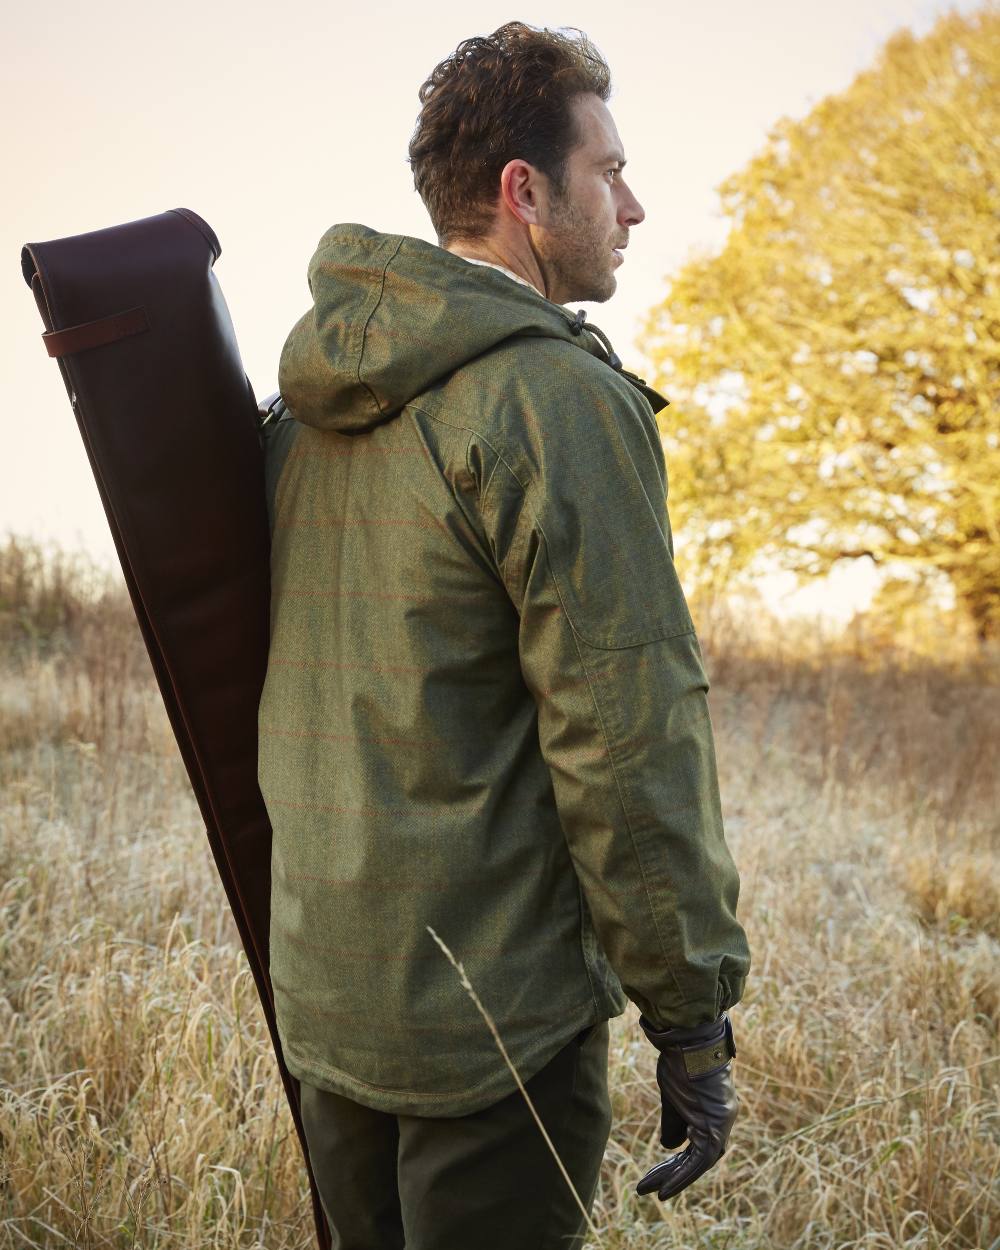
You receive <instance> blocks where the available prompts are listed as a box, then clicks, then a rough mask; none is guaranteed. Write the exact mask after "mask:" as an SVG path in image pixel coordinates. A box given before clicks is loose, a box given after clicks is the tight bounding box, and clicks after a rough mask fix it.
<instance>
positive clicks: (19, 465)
mask: <svg viewBox="0 0 1000 1250" xmlns="http://www.w3.org/2000/svg"><path fill="white" fill-rule="evenodd" d="M52 12H53V20H52V21H51V22H50V23H49V25H48V26H47V28H46V32H45V35H44V38H42V37H41V36H40V34H39V32H38V24H37V20H36V18H35V17H34V15H33V14H32V12H31V11H30V10H29V9H28V8H27V7H25V6H18V7H17V8H14V9H11V10H8V12H7V14H6V16H5V17H4V19H3V28H4V47H5V55H6V66H5V74H4V76H3V80H2V82H0V107H2V108H3V112H4V116H5V117H7V118H8V119H9V120H8V125H7V126H5V127H4V133H3V136H2V139H0V144H2V152H3V158H4V167H5V168H6V169H7V170H8V171H9V172H10V174H11V179H10V184H9V185H10V191H9V193H8V196H7V202H6V204H5V206H4V211H3V215H2V235H0V246H2V248H3V249H4V251H5V253H6V255H7V258H8V268H7V273H8V281H6V282H4V283H3V284H2V285H0V328H2V334H0V352H2V376H3V377H4V380H5V383H6V385H7V393H8V394H9V395H11V396H12V397H13V400H12V405H11V414H12V420H11V421H10V422H9V423H8V425H9V428H8V435H7V437H8V443H7V448H6V451H7V454H6V455H5V456H4V457H3V458H2V461H0V533H3V532H4V531H5V530H9V531H13V532H16V533H20V534H30V535H33V536H35V537H39V538H46V539H48V538H54V539H56V540H58V542H60V543H61V544H63V545H66V544H68V545H70V546H73V547H77V548H83V549H84V550H86V551H88V552H90V553H93V554H94V555H95V556H96V557H97V558H99V559H101V560H105V561H107V560H112V559H113V555H112V547H111V542H110V536H109V534H108V530H107V525H106V523H105V521H104V518H103V515H102V512H101V509H100V505H99V501H98V497H97V492H96V489H95V487H94V484H93V481H92V479H91V474H90V470H89V467H88V465H87V463H86V460H85V457H84V453H83V448H82V444H81V442H80V439H79V436H78V434H77V432H76V430H75V426H74V423H73V421H72V420H71V413H70V410H69V407H68V404H67V402H66V398H65V395H64V392H63V389H62V384H61V381H60V378H59V375H58V370H57V369H56V367H55V365H54V363H53V362H52V361H50V360H49V359H48V357H47V356H46V355H45V352H44V349H43V348H42V345H41V341H40V337H39V336H40V332H41V326H40V323H39V321H38V318H37V313H36V312H35V309H34V305H33V302H32V300H31V298H30V294H29V292H28V289H27V288H26V287H24V286H23V284H22V283H21V280H20V277H19V271H18V267H17V266H18V255H19V249H20V246H21V244H22V243H24V242H26V241H28V240H31V241H35V240H45V239H49V238H57V237H62V236H64V235H69V234H78V233H82V232H85V231H87V230H93V229H98V228H100V227H103V226H108V225H112V224H115V223H118V222H122V221H128V220H132V219H134V218H138V217H143V216H148V215H150V214H152V213H157V212H161V211H163V210H164V209H166V208H170V207H175V206H177V205H187V206H189V207H191V208H193V209H195V210H196V211H197V212H199V213H201V214H202V215H203V216H204V217H206V218H207V219H208V221H209V222H210V223H211V224H212V225H213V226H214V228H215V230H216V232H217V233H218V235H219V237H220V239H221V241H222V248H223V255H222V258H221V260H220V261H219V262H218V264H217V266H216V272H217V275H218V277H219V279H220V281H221V284H222V288H223V290H224V292H225V294H226V297H227V299H228V301H229V304H230V308H231V311H232V314H233V319H234V322H235V325H236V330H237V334H238V337H239V341H240V344H241V346H242V350H243V354H244V359H245V363H246V367H247V370H248V373H249V375H250V378H251V381H252V382H253V385H254V387H255V390H256V392H257V394H258V395H259V396H263V395H265V394H268V393H269V392H270V391H272V390H273V389H275V387H276V373H277V359H278V354H279V352H280V349H281V345H282V343H283V342H284V338H285V335H286V333H287V331H288V329H289V328H290V327H291V325H292V323H293V322H294V321H295V320H296V319H297V317H298V316H299V315H300V314H301V313H302V312H303V311H304V310H305V308H306V306H307V305H308V291H307V287H306V280H305V271H306V263H307V261H308V259H309V256H310V255H311V253H312V251H313V249H314V247H315V244H316V242H317V241H318V239H319V237H320V236H321V234H322V233H323V232H324V230H326V229H327V227H328V226H330V225H331V224H333V223H334V222H337V221H360V222H364V223H366V224H368V225H371V226H373V227H375V228H377V229H380V230H386V231H392V232H400V233H408V234H413V235H417V236H419V237H421V238H426V239H429V240H431V241H432V242H433V241H434V236H433V232H432V231H431V228H430V223H429V220H428V218H427V216H426V213H425V212H424V209H423V206H422V204H421V203H420V200H419V198H418V196H417V195H416V193H415V191H414V190H413V186H412V179H411V176H410V171H409V167H408V165H407V162H406V147H407V143H408V140H409V137H410V134H411V132H412V129H413V125H414V121H415V118H416V114H417V110H418V107H419V105H418V100H417V90H418V88H419V85H420V83H421V82H422V81H423V79H424V78H425V77H426V75H427V74H428V73H429V72H430V70H431V68H432V67H433V66H434V64H436V62H437V61H438V60H440V59H441V58H442V57H443V56H444V55H446V54H447V53H448V52H449V51H450V50H451V49H452V48H453V47H455V46H456V45H457V43H458V42H459V41H460V40H461V39H463V38H466V37H468V36H469V35H472V34H482V33H489V31H491V30H493V29H495V28H496V27H497V26H498V25H500V24H501V23H502V22H503V21H506V20H509V18H510V17H511V14H510V13H509V12H507V11H506V10H503V9H502V8H499V7H497V6H496V5H494V4H483V3H473V4H463V5H458V4H437V5H435V6H433V8H432V9H430V10H421V11H415V10H414V9H413V8H412V6H407V5H402V4H400V3H396V2H394V0H390V2H389V3H383V4H379V5H373V6H347V7H343V6H338V7H333V6H329V5H320V4H318V3H306V2H301V0H299V2H296V3H291V4H288V5H285V6H281V7H274V6H265V5H260V4H245V3H241V4H237V3H235V0H217V2H215V3H211V4H193V3H190V0H181V2H180V3H178V4H174V5H171V6H170V8H169V9H168V10H167V9H162V8H157V7H156V6H148V5H139V6H137V5H132V4H127V3H124V0H121V2H118V0H99V2H98V3H96V4H92V5H88V6H78V5H71V4H68V3H57V4H56V7H55V9H54V10H53V11H52ZM990 13H992V14H993V18H992V21H989V20H987V22H986V26H985V27H984V28H983V29H982V31H980V30H979V23H980V22H982V21H983V20H984V19H986V18H988V15H989V14H990ZM995 14H996V7H995V5H992V6H991V5H990V4H987V5H986V7H983V5H982V4H974V3H966V2H964V0H960V2H959V3H955V4H951V5H948V6H946V5H945V4H943V3H941V2H940V0H841V2H839V3H836V4H834V3H826V2H824V0H812V2H811V3H808V4H803V3H801V0H765V2H763V3H759V4H754V5H752V6H751V5H746V4H742V3H739V2H738V0H709V2H707V3H704V4H700V5H697V6H692V5H681V4H656V5H654V4H635V3H625V4H621V5H617V6H614V8H613V9H609V8H608V6H606V5H601V4H596V3H592V2H591V0H582V2H581V3H578V4H575V5H573V6H572V8H571V9H567V8H566V7H565V6H560V5H559V4H548V3H539V4H537V5H536V6H535V8H534V9H533V10H532V12H531V13H530V14H522V15H521V16H522V17H523V18H524V20H528V21H531V22H532V23H533V24H535V25H550V26H558V25H566V24H572V25H576V26H579V27H581V28H583V29H585V30H586V31H587V32H588V34H589V35H590V36H591V37H592V38H593V39H594V40H595V42H596V43H597V44H598V46H599V47H600V48H601V49H602V51H603V52H604V54H605V56H606V57H607V58H608V60H609V62H610V64H611V67H612V71H613V77H614V87H615V89H614V95H613V97H612V100H611V108H612V112H613V114H614V116H615V119H616V122H617V125H618V129H619V132H620V134H621V136H622V138H623V140H624V143H625V147H626V154H627V156H628V160H629V176H630V185H631V186H632V187H633V189H634V190H635V191H636V193H637V195H638V196H639V198H640V200H641V201H642V202H643V205H644V207H645V209H646V214H647V216H646V220H645V222H644V223H643V224H642V225H641V226H640V227H639V228H637V229H636V230H635V231H634V238H633V240H632V245H631V247H630V249H629V251H628V253H627V255H626V263H625V265H624V266H623V267H622V268H621V269H620V270H619V273H618V284H619V285H618V292H617V294H616V295H615V296H614V297H613V299H612V300H611V301H609V302H608V303H607V304H604V305H601V306H597V307H591V308H589V310H588V311H589V314H590V316H591V318H592V320H594V321H595V322H596V323H597V324H598V325H600V326H601V327H602V328H603V329H604V330H605V332H606V333H607V334H609V335H610V337H611V339H612V342H614V343H615V345H616V347H617V349H618V351H619V354H620V355H621V356H622V357H623V359H624V360H625V362H626V366H627V367H630V368H632V369H634V370H637V371H639V372H641V373H644V374H645V375H647V376H648V373H649V371H651V370H655V371H656V373H657V374H658V377H659V380H660V382H661V385H662V387H663V389H664V390H665V392H666V393H667V394H668V396H669V397H670V398H671V401H672V403H671V407H670V408H669V409H668V410H667V415H666V417H665V421H664V427H663V432H664V436H665V439H666V444H667V449H668V459H669V467H670V469H671V479H672V483H673V486H672V491H673V502H672V508H671V512H672V518H673V521H674V526H675V530H676V539H677V551H678V561H679V564H680V567H681V573H682V576H683V578H684V581H685V585H686V586H687V588H688V589H689V590H690V591H692V592H693V591H694V590H695V587H696V586H697V585H699V584H705V583H706V582H708V583H711V584H713V585H715V586H718V585H719V584H720V580H721V579H724V580H725V584H726V586H727V587H728V588H729V589H730V590H735V589H736V582H735V575H736V573H737V572H745V573H749V576H748V577H746V578H745V579H744V582H743V587H742V589H743V590H744V591H745V592H746V593H749V594H751V595H752V596H757V597H759V598H760V599H761V600H762V601H763V602H764V603H766V605H767V606H768V608H769V609H771V610H773V611H776V612H778V613H779V614H781V615H787V614H788V613H790V612H798V613H802V612H809V613H816V612H818V613H821V614H822V615H823V617H824V618H825V619H828V620H830V621H831V622H837V623H840V624H843V623H844V622H846V621H847V620H849V619H850V618H851V616H852V615H853V614H854V612H855V611H857V610H860V609H863V608H865V607H867V606H869V605H870V603H871V601H872V598H873V596H874V595H875V593H876V591H877V590H878V589H879V588H880V587H881V586H883V585H884V584H885V583H886V582H887V581H892V583H893V584H892V586H891V587H890V589H889V591H888V592H887V594H888V595H894V596H895V598H896V600H897V601H899V602H900V603H901V602H902V601H903V600H912V599H914V598H915V597H916V598H918V599H922V598H924V597H926V595H927V594H932V596H933V597H934V598H935V601H940V603H941V604H943V605H947V604H949V603H952V602H954V596H955V594H956V593H958V594H960V596H961V597H962V599H963V601H964V602H965V603H966V604H967V605H968V606H969V607H973V605H975V606H974V612H975V614H976V620H977V622H978V627H979V628H983V627H984V622H985V621H986V619H987V618H988V617H989V616H990V615H991V612H992V610H993V609H992V608H990V607H989V605H988V604H985V603H984V602H983V601H982V596H981V595H979V594H978V592H976V591H975V589H974V588H973V587H972V586H971V585H966V584H965V583H967V582H968V581H969V578H970V577H971V578H972V580H973V581H975V574H974V573H971V574H970V572H969V568H970V566H976V567H983V566H984V561H985V564H988V565H989V569H990V576H991V577H992V578H993V580H994V581H995V580H996V578H997V567H998V566H997V562H996V549H997V532H996V525H995V523H991V522H990V520H989V513H990V512H991V511H992V513H993V516H994V517H995V511H996V485H995V484H996V481H997V477H998V475H997V473H996V472H995V468H996V455H997V449H996V442H995V438H996V416H995V406H996V396H997V387H998V383H997V363H996V350H997V349H996V344H997V334H998V330H997V300H998V298H1000V296H998V288H997V281H998V279H997V263H998V262H997V252H998V249H997V245H996V244H997V238H996V230H995V221H996V216H997V213H998V211H1000V204H998V199H997V196H998V192H997V181H998V179H997V159H998V158H997V148H996V134H997V107H998V106H997V102H996V101H997V92H996V82H997V61H998V59H1000V52H998V45H997V35H996V17H995ZM977 32H978V33H977ZM991 309H992V312H991ZM651 314H654V315H653V317H652V320H650V317H651ZM951 317H957V318H958V319H959V321H960V323H961V324H958V325H957V326H956V328H955V329H954V331H951V330H950V331H949V333H948V335H947V336H946V338H943V337H942V335H941V334H939V333H938V331H939V329H940V328H941V326H942V324H943V323H944V322H945V321H946V320H947V319H948V318H951ZM970 336H971V341H970ZM954 378H960V379H961V385H960V386H958V387H957V388H956V385H955V383H954V381H953V379H954ZM904 410H905V413H906V414H908V415H906V416H903V415H901V414H902V413H903V412H904ZM944 413H948V414H949V415H948V416H947V417H945V418H944V420H943V424H942V416H943V414H944ZM15 414H16V415H15ZM706 421H708V422H709V427H708V428H706V424H705V423H706ZM990 421H992V423H993V424H992V429H991V430H989V431H987V429H986V425H987V424H989V422H990ZM970 423H971V426H972V427H974V428H971V429H970V428H968V427H969V426H970ZM911 426H912V427H913V428H911ZM901 432H903V433H904V434H905V437H903V438H902V440H901V441H900V438H899V436H900V433H901ZM986 435H989V436H990V437H991V438H992V440H993V441H992V442H990V443H989V444H988V445H987V444H984V443H983V441H982V439H983V437H984V436H986ZM970 440H971V442H970ZM977 440H978V441H977ZM723 443H724V444H725V446H726V448H727V451H726V454H725V456H724V457H723V458H722V460H720V457H719V452H718V447H719V446H721V445H722V444H723ZM890 443H893V444H895V446H892V447H890V446H889V444H890ZM973 448H975V449H976V450H977V451H983V450H986V451H989V452H990V453H992V455H991V456H987V458H986V460H982V459H981V458H980V457H979V456H978V454H972V453H973ZM942 457H943V458H942ZM977 463H978V466H979V468H978V472H977V474H976V480H975V481H974V482H972V481H966V482H958V481H956V475H957V476H961V474H962V473H968V472H971V469H972V466H973V465H975V464H977ZM779 466H780V469H779ZM921 466H922V468H923V472H920V471H919V469H920V467H921ZM789 476H790V477H791V478H794V479H797V487H796V488H795V489H786V486H788V485H789V481H788V480H787V479H788V478H789ZM804 483H807V484H808V489H805V488H804V485H803V484H804ZM901 498H902V499H905V500H907V503H906V505H905V506H902V505H900V503H899V500H900V499H901ZM925 504H926V506H924V505H925ZM952 514H954V515H955V517H956V518H957V517H960V518H961V519H960V520H956V521H955V524H954V525H953V526H951V532H950V545H949V544H945V546H944V547H941V548H940V549H939V543H940V541H941V540H943V538H944V535H943V532H942V526H941V522H942V521H944V520H946V517H951V516H952ZM847 517H850V518H851V520H850V523H849V524H846V525H845V524H844V523H845V520H846V518H847ZM737 521H738V523H737ZM948 525H950V522H948V524H946V526H945V528H948ZM963 543H964V544H965V554H964V556H963V555H962V554H961V553H960V552H959V551H958V547H959V546H961V545H962V544H963ZM794 544H801V545H800V546H795V545H794ZM990 551H992V553H993V554H992V556H990V555H989V552H990ZM709 565H710V566H711V568H710V569H709V567H708V566H709ZM960 566H961V567H960ZM709 573H710V574H711V576H710V577H709V576H708V575H709ZM900 579H902V585H900V584H897V583H899V581H900ZM960 582H961V583H963V584H962V586H961V587H959V583H960ZM987 598H989V596H987ZM898 606H899V604H897V607H898ZM994 606H995V605H994ZM900 610H901V608H900ZM990 628H992V627H990Z"/></svg>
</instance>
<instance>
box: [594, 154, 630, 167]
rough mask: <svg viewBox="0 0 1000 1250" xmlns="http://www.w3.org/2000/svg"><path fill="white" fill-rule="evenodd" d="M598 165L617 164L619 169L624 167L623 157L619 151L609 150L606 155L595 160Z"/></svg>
mask: <svg viewBox="0 0 1000 1250" xmlns="http://www.w3.org/2000/svg"><path fill="white" fill-rule="evenodd" d="M597 164H598V165H617V166H618V168H619V169H624V168H625V164H626V162H625V157H624V156H622V154H621V152H609V153H608V154H607V156H602V157H601V159H600V160H599V161H598V162H597Z"/></svg>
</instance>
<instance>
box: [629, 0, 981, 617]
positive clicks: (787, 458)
mask: <svg viewBox="0 0 1000 1250" xmlns="http://www.w3.org/2000/svg"><path fill="white" fill-rule="evenodd" d="M718 190H719V193H720V195H721V199H722V205H723V208H724V211H725V213H726V215H727V216H728V217H730V218H731V220H732V228H731V230H730V233H729V236H728V238H727V241H726V243H725V245H724V247H723V249H722V250H721V252H720V253H718V254H716V255H712V256H694V257H692V258H691V259H690V260H689V262H688V263H687V264H686V265H685V266H684V267H683V268H682V269H681V271H680V272H679V274H678V275H677V276H676V277H675V278H674V279H673V281H672V282H671V284H670V286H669V290H668V293H667V295H666V298H665V299H664V301H663V303H662V304H661V305H659V306H658V307H657V308H655V309H654V310H653V312H652V313H651V314H650V317H649V320H648V323H647V326H646V331H645V337H644V340H643V346H644V349H645V351H646V354H647V356H648V357H649V359H650V360H651V361H652V363H653V366H654V372H655V384H656V385H658V386H659V387H660V388H661V389H663V390H664V391H665V393H666V394H667V395H668V396H669V397H670V399H671V405H670V407H668V408H667V409H665V410H664V412H663V413H662V414H661V429H662V432H663V435H664V444H665V448H666V454H667V461H668V466H669V473H670V507H671V515H672V518H673V520H674V522H675V525H676V528H677V531H678V534H679V535H680V536H681V542H680V543H679V548H678V556H679V559H681V560H682V561H683V563H684V566H685V572H686V574H687V575H688V576H689V577H690V578H691V580H692V582H693V583H694V584H695V585H699V586H703V585H714V586H715V587H718V586H719V585H720V584H722V583H725V584H730V583H731V582H732V580H733V578H734V576H738V575H740V574H743V575H752V573H753V570H754V569H755V568H758V569H759V567H760V564H759V561H760V560H761V559H767V561H768V563H769V564H770V565H771V566H772V567H775V566H776V567H780V568H784V569H789V570H792V571H794V572H796V573H797V574H799V575H800V576H804V577H811V576H820V575H823V574H825V573H827V572H828V571H829V570H830V568H831V566H832V565H833V564H834V563H835V562H836V561H837V560H839V559H843V558H859V557H862V556H869V557H870V558H871V559H873V560H875V561H876V562H877V563H878V564H879V565H881V566H885V567H887V568H890V569H892V568H895V569H897V570H898V569H899V568H900V567H901V566H905V567H906V569H907V570H908V571H909V572H910V574H911V575H918V576H919V577H920V578H921V579H925V580H926V579H929V578H933V577H935V576H940V575H944V576H945V577H947V578H948V579H949V580H950V582H951V584H952V586H953V588H954V591H955V594H956V597H957V599H958V600H959V601H960V602H961V603H963V604H964V606H965V607H966V608H967V609H968V611H969V612H970V613H971V614H972V616H973V618H974V620H975V623H976V628H977V631H978V633H979V635H980V636H981V637H987V636H997V635H1000V521H998V514H1000V508H998V503H1000V7H997V6H996V5H995V4H991V5H988V6H987V7H986V8H985V9H981V10H979V11H978V12H976V13H974V14H971V15H960V14H958V13H955V12H950V13H948V14H946V15H945V16H944V17H942V18H941V19H940V20H939V21H938V23H937V25H936V26H935V27H934V29H933V30H932V31H931V32H930V33H929V34H928V35H927V36H925V37H924V38H922V39H917V38H916V37H914V35H913V34H912V33H911V32H910V31H909V30H905V29H904V30H901V31H899V32H897V33H896V34H895V35H893V37H892V38H891V39H890V40H889V41H888V43H887V44H886V45H885V46H884V48H883V50H882V52H881V54H880V57H879V59H878V62H877V63H876V65H875V66H874V67H873V68H871V69H870V70H868V71H866V72H864V73H862V74H860V75H859V76H858V77H857V78H856V79H855V81H854V82H853V83H852V84H851V86H850V87H849V88H848V89H847V90H846V91H844V92H843V93H842V94H840V95H836V96H831V97H828V98H826V99H824V100H823V101H821V102H820V103H819V104H818V105H817V106H816V107H815V108H813V109H812V111H811V112H810V113H809V115H808V116H806V117H805V118H804V119H801V120H793V119H789V118H783V119H782V120H781V121H780V122H778V123H777V125H776V126H775V127H774V128H773V129H772V131H771V132H770V134H769V136H768V141H767V143H766V145H765V147H764V149H763V150H762V151H761V152H760V153H759V154H758V155H757V156H756V157H755V158H754V159H753V160H752V161H751V162H750V163H749V164H748V165H747V166H746V168H744V169H743V170H741V171H740V172H738V173H736V174H734V175H733V176H731V177H730V178H728V179H727V180H726V181H725V182H723V183H722V184H721V186H720V187H719V188H718Z"/></svg>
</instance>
